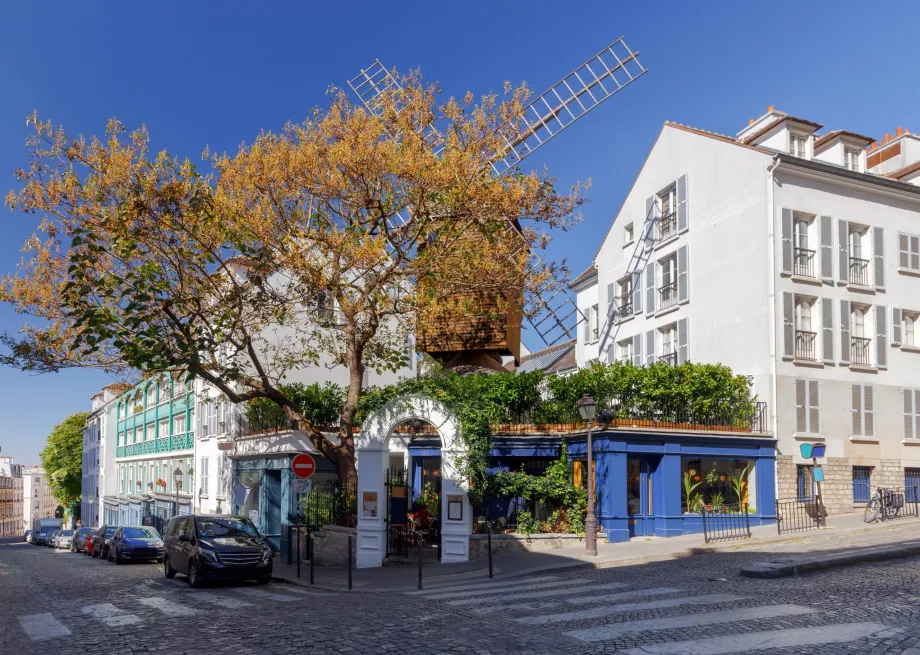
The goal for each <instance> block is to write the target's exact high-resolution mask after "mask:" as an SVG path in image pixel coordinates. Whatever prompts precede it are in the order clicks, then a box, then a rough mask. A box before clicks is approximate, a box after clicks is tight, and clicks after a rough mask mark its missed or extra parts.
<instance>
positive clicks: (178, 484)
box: [173, 466, 182, 516]
mask: <svg viewBox="0 0 920 655" xmlns="http://www.w3.org/2000/svg"><path fill="white" fill-rule="evenodd" d="M173 479H174V480H175V481H176V516H179V490H180V489H181V488H182V469H181V468H179V467H178V466H177V467H176V470H175V471H173Z"/></svg>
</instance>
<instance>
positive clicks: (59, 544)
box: [54, 530, 73, 548]
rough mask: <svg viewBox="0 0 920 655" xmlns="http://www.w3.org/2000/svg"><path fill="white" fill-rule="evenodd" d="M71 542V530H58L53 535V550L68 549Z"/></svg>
mask: <svg viewBox="0 0 920 655" xmlns="http://www.w3.org/2000/svg"><path fill="white" fill-rule="evenodd" d="M72 541H73V530H59V531H58V533H57V534H56V535H54V547H55V548H70V545H71V542H72Z"/></svg>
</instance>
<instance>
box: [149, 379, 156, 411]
mask: <svg viewBox="0 0 920 655" xmlns="http://www.w3.org/2000/svg"><path fill="white" fill-rule="evenodd" d="M156 404H157V386H156V384H151V385H150V386H149V387H147V408H148V409H149V408H151V407H153V406H154V405H156Z"/></svg>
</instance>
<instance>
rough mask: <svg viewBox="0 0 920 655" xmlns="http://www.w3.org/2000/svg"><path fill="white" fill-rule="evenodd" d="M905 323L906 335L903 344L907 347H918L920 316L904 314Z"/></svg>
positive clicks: (904, 334)
mask: <svg viewBox="0 0 920 655" xmlns="http://www.w3.org/2000/svg"><path fill="white" fill-rule="evenodd" d="M903 317H904V318H903V322H904V333H903V341H902V344H903V345H905V346H916V345H917V319H918V315H917V314H915V313H907V312H904V313H903Z"/></svg>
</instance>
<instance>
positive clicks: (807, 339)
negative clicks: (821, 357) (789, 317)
mask: <svg viewBox="0 0 920 655" xmlns="http://www.w3.org/2000/svg"><path fill="white" fill-rule="evenodd" d="M816 337H817V334H816V333H814V332H809V331H808V330H796V331H795V358H796V359H804V360H808V361H811V362H813V361H815V360H816V359H817V355H816V353H815V338H816Z"/></svg>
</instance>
